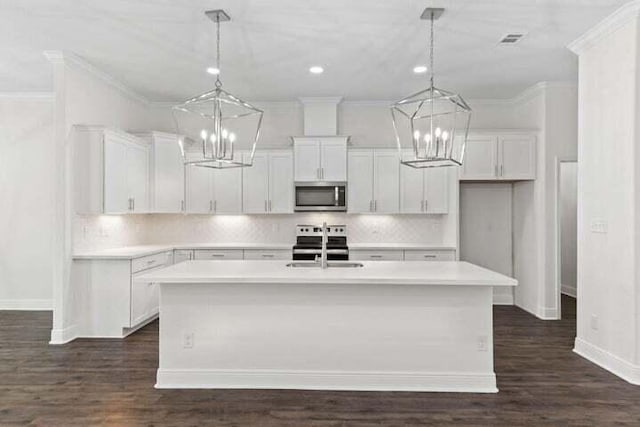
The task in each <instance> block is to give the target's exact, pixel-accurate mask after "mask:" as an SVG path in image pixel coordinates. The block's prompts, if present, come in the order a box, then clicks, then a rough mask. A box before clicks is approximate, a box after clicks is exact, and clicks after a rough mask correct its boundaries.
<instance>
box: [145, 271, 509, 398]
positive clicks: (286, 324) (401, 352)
mask: <svg viewBox="0 0 640 427" xmlns="http://www.w3.org/2000/svg"><path fill="white" fill-rule="evenodd" d="M491 304H492V289H491V287H488V286H450V285H444V286H434V285H429V286H415V285H413V286H400V285H375V284H372V285H337V284H324V285H316V284H314V285H309V284H304V283H301V284H298V285H292V284H286V285H284V284H170V283H167V284H162V285H161V308H160V310H161V322H160V361H159V363H160V366H159V370H158V383H157V385H156V386H157V387H159V388H293V389H334V390H415V391H469V392H495V391H497V389H496V383H495V375H494V372H493V332H492V305H491Z"/></svg>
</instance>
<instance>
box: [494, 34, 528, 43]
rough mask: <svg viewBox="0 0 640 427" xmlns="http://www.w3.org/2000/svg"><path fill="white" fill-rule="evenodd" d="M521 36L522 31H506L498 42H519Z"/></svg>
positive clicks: (522, 35)
mask: <svg viewBox="0 0 640 427" xmlns="http://www.w3.org/2000/svg"><path fill="white" fill-rule="evenodd" d="M523 37H524V33H508V34H505V35H504V36H502V38H501V39H500V42H499V43H498V44H504V45H513V44H516V43H518V42H520V40H522V38H523Z"/></svg>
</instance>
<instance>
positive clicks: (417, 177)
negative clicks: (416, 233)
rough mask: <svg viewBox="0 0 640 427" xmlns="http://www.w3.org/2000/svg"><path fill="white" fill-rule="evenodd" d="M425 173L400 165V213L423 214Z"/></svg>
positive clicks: (421, 170)
mask: <svg viewBox="0 0 640 427" xmlns="http://www.w3.org/2000/svg"><path fill="white" fill-rule="evenodd" d="M423 211H424V172H423V169H416V168H412V167H410V166H406V165H400V212H402V213H423Z"/></svg>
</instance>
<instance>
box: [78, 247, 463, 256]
mask: <svg viewBox="0 0 640 427" xmlns="http://www.w3.org/2000/svg"><path fill="white" fill-rule="evenodd" d="M293 245H294V244H293V243H176V244H170V243H167V244H158V245H140V246H124V247H120V248H112V249H101V250H92V251H79V252H76V253H75V254H74V255H73V259H77V260H82V259H115V260H117V259H125V260H126V259H133V258H139V257H142V256H147V255H153V254H157V253H160V252H165V251H171V250H174V249H218V250H223V249H240V250H242V249H247V250H251V249H256V250H291V249H292V248H293ZM349 249H353V250H455V249H456V248H455V247H453V246H442V245H428V244H421V243H349Z"/></svg>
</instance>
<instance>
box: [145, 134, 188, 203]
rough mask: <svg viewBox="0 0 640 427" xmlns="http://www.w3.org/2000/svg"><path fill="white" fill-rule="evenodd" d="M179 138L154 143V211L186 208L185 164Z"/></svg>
mask: <svg viewBox="0 0 640 427" xmlns="http://www.w3.org/2000/svg"><path fill="white" fill-rule="evenodd" d="M183 163H184V162H183V159H182V152H181V151H180V146H179V145H178V138H177V137H175V138H159V137H157V139H156V140H155V141H154V143H153V165H152V169H153V194H152V200H153V204H152V210H153V212H165V213H179V212H181V211H182V210H183V209H184V206H183V202H184V164H183Z"/></svg>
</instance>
